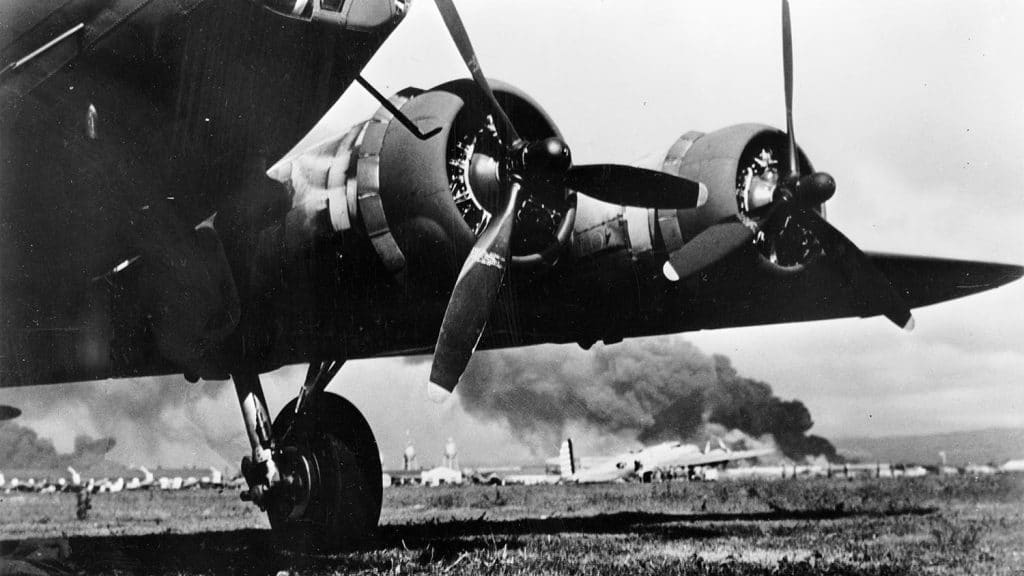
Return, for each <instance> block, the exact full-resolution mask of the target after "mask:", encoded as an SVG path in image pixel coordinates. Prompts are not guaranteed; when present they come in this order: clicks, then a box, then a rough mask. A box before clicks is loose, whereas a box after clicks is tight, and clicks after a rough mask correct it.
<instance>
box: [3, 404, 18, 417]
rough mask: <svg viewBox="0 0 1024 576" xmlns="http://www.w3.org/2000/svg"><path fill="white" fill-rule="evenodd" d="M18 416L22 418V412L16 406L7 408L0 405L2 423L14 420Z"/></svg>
mask: <svg viewBox="0 0 1024 576" xmlns="http://www.w3.org/2000/svg"><path fill="white" fill-rule="evenodd" d="M18 416H21V410H18V409H17V408H15V407H14V406H5V405H3V404H0V421H2V420H13V419H15V418H17V417H18Z"/></svg>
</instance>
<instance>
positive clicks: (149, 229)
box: [0, 0, 1022, 546]
mask: <svg viewBox="0 0 1024 576" xmlns="http://www.w3.org/2000/svg"><path fill="white" fill-rule="evenodd" d="M435 3H436V5H437V7H438V8H439V10H440V12H441V15H442V18H443V20H444V22H445V25H446V27H447V29H448V30H449V33H450V35H451V37H452V39H453V40H454V42H455V44H456V46H457V48H458V51H459V53H460V54H461V56H462V57H463V60H464V62H465V63H466V65H467V67H468V69H469V71H470V74H471V76H472V79H471V80H456V81H453V82H448V83H445V84H442V85H440V86H436V87H434V88H432V89H430V90H426V91H423V90H418V89H412V88H410V89H406V90H402V91H399V92H398V93H397V94H396V95H395V96H393V97H392V98H391V99H387V98H385V97H383V96H381V95H380V94H379V93H377V92H376V90H375V89H374V88H373V87H372V86H370V85H369V84H368V83H366V81H365V80H364V79H363V78H362V77H361V76H359V72H360V70H361V69H362V68H363V66H364V65H365V64H366V63H367V61H368V60H369V58H370V57H371V56H372V55H373V54H374V53H375V52H376V50H377V49H378V47H379V46H380V45H381V44H382V43H383V42H384V41H385V39H386V38H387V37H388V35H389V33H390V32H391V30H393V29H394V27H395V26H397V25H399V22H400V21H401V20H402V18H403V16H404V15H405V13H406V10H407V9H408V2H407V1H405V0H397V1H396V0H358V1H352V2H342V3H338V2H333V1H331V2H329V1H327V0H299V1H297V2H291V1H285V0H252V1H251V2H250V1H247V0H179V1H176V2H147V1H145V0H124V1H118V2H110V3H104V2H96V1H94V0H34V1H28V0H23V1H21V2H19V3H18V4H17V5H15V6H13V7H11V8H9V9H6V10H5V12H4V14H5V22H4V25H3V26H2V27H0V34H2V36H0V65H3V68H0V140H2V141H3V142H4V145H3V147H0V163H2V165H3V166H4V170H3V175H2V188H0V190H2V193H0V259H2V261H3V263H4V274H3V276H2V278H0V300H2V304H3V305H2V306H0V338H2V342H0V386H27V385H36V384H52V383H70V382H79V381H84V380H95V379H105V378H135V377H140V376H155V375H166V374H182V375H184V376H185V378H187V379H189V380H192V381H195V380H197V379H200V378H202V379H226V378H228V377H230V378H232V379H233V381H234V384H235V387H236V389H237V392H238V398H239V402H240V404H241V406H242V413H243V421H244V423H245V428H246V432H247V435H248V438H249V440H250V444H251V454H250V456H248V457H246V458H245V460H243V466H242V468H243V472H244V475H245V477H246V480H247V482H248V486H249V489H248V490H247V491H246V492H245V493H244V495H245V497H246V498H248V499H250V500H252V501H253V502H254V503H256V504H257V505H259V506H260V507H261V508H263V509H265V510H267V513H268V515H269V516H270V520H271V525H272V526H273V527H274V529H275V531H277V532H279V533H281V534H284V535H286V536H289V537H290V536H301V537H308V538H312V539H315V540H317V541H319V542H321V543H322V544H324V545H327V546H335V545H338V544H339V543H341V542H344V541H345V540H346V539H348V538H350V537H357V536H361V535H363V534H365V533H366V532H368V531H370V530H372V529H373V528H374V527H375V526H376V524H377V521H378V519H379V515H380V506H381V497H382V492H381V490H382V489H381V467H380V460H379V455H378V450H377V446H376V442H375V440H374V437H373V433H372V431H371V430H370V428H369V426H368V424H367V423H366V421H365V419H364V418H363V417H362V415H361V414H360V413H359V412H358V410H356V408H355V407H354V406H353V405H352V404H350V403H349V402H348V401H346V400H344V399H342V398H341V397H339V396H336V395H333V394H328V393H325V392H324V391H323V390H324V388H325V387H326V386H327V384H328V383H329V382H330V381H331V379H332V378H333V377H334V376H335V375H336V374H337V372H338V370H339V369H340V367H341V365H342V364H343V363H344V362H345V361H346V360H348V359H350V358H351V359H354V358H371V357H380V356H388V355H401V354H412V353H430V352H432V351H433V352H434V364H433V369H432V371H431V376H430V380H431V382H433V383H434V384H436V385H438V387H439V388H440V389H443V390H449V391H450V390H451V389H452V388H454V387H455V385H456V384H457V383H458V381H459V379H460V378H461V375H462V373H463V370H464V369H465V367H466V365H467V363H468V361H469V358H470V357H471V355H472V353H473V352H474V351H475V350H477V349H484V348H500V347H508V346H525V345H532V344H540V343H579V344H580V345H582V346H584V347H589V346H590V345H592V344H594V343H595V342H597V341H604V342H606V343H614V342H618V341H620V340H622V339H623V338H630V337H637V336H645V335H654V334H670V333H679V332H685V331H691V330H701V329H708V328H721V327H738V326H750V325H759V324H768V323H780V322H798V321H810V320H821V319H826V318H843V317H868V316H877V315H884V316H886V317H888V318H889V319H891V320H892V321H893V322H895V323H896V324H898V325H899V326H901V327H909V326H911V325H912V316H911V309H913V308H917V307H920V306H926V305H930V304H935V303H938V302H943V301H946V300H950V299H953V298H959V297H962V296H967V295H970V294H973V293H976V292H980V291H984V290H988V289H991V288H994V287H996V286H999V285H1002V284H1005V283H1007V282H1009V281H1011V280H1014V279H1016V278H1018V277H1020V276H1021V274H1022V269H1021V268H1020V267H1017V266H1008V265H1001V264H990V263H984V262H970V261H954V260H941V259H933V258H922V257H913V256H902V255H891V254H865V253H863V252H862V251H861V250H860V249H859V248H858V247H857V246H856V245H854V244H853V243H852V242H851V241H850V240H849V239H848V238H846V236H844V235H843V234H842V233H840V232H839V231H837V230H836V229H835V228H833V227H832V226H831V225H830V224H829V223H827V222H826V221H825V219H824V218H823V215H824V209H823V205H824V203H825V202H826V201H827V200H828V199H829V198H831V197H832V195H833V194H834V192H835V190H836V183H835V181H834V180H833V179H832V177H831V176H829V175H828V174H826V173H824V172H816V171H815V170H814V169H813V168H812V165H811V163H810V160H809V158H808V156H807V155H806V154H805V153H804V151H803V150H801V149H800V148H799V147H798V146H797V143H796V140H795V138H794V132H793V121H792V86H793V69H792V68H793V67H792V54H791V51H792V49H791V44H792V43H791V39H790V35H791V33H790V28H791V26H790V21H789V8H788V3H786V2H785V1H783V18H782V23H783V55H784V57H783V62H784V66H783V68H784V72H783V80H784V82H783V84H784V87H785V88H784V92H785V96H786V115H787V128H786V131H785V132H783V131H781V130H778V129H775V128H772V127H769V126H764V125H760V124H740V125H736V126H732V127H728V128H724V129H722V130H718V131H714V132H710V133H706V134H703V133H695V132H688V133H686V134H684V135H683V136H682V137H681V138H680V139H679V140H678V142H676V144H675V145H674V146H673V147H672V148H671V149H670V150H669V151H668V153H667V154H666V157H665V161H664V163H663V164H662V166H661V169H660V170H658V171H652V170H643V169H639V168H634V167H630V166H625V165H620V164H594V165H575V164H573V161H572V155H571V152H570V147H569V144H568V143H567V142H566V141H565V140H564V139H563V138H562V137H561V135H560V132H559V130H558V127H557V126H556V125H555V123H554V121H553V120H552V119H551V118H550V117H549V116H548V115H547V114H546V113H545V112H544V110H543V109H542V108H541V107H540V105H539V104H538V103H536V102H535V101H533V100H532V99H531V98H530V97H529V96H528V95H526V94H525V93H523V92H522V91H520V90H518V89H516V88H514V87H512V86H510V85H506V84H499V83H496V82H490V81H489V80H488V79H487V78H486V77H485V76H484V74H483V71H482V68H481V61H480V59H479V58H478V57H477V56H476V54H475V52H474V50H473V47H472V45H471V42H470V40H469V36H468V34H467V32H466V29H465V27H464V26H463V24H462V22H461V19H460V18H459V15H458V13H457V12H456V10H455V6H454V5H453V4H452V1H451V0H436V2H435ZM599 32H600V33H610V32H611V31H595V33H599ZM602 73H607V71H602ZM353 82H358V83H359V84H361V85H362V86H363V87H364V88H366V89H367V90H369V91H371V92H372V93H374V94H375V96H376V97H378V98H379V100H380V102H381V108H380V110H379V111H378V112H377V113H376V114H375V115H374V117H373V118H372V119H369V120H368V121H366V122H365V123H361V124H359V125H357V126H354V127H352V128H349V127H337V130H336V132H335V134H336V137H335V138H334V139H333V140H331V141H329V142H327V143H325V144H323V145H319V146H316V147H313V148H311V149H309V150H307V151H305V152H303V153H301V154H298V155H297V156H295V157H293V158H290V159H289V160H288V161H287V162H283V163H279V164H275V162H276V161H277V160H278V159H280V158H281V157H282V155H283V154H284V153H285V152H286V151H288V150H289V149H291V148H292V147H293V146H294V145H295V144H296V143H297V142H298V141H299V140H300V139H301V138H302V137H303V135H304V134H306V133H307V131H308V130H309V129H310V128H311V127H312V126H313V125H314V124H315V123H316V122H317V121H318V120H319V119H320V117H321V116H322V115H323V113H324V112H325V111H326V110H327V109H328V107H330V106H331V104H332V103H333V102H335V100H336V99H337V97H338V96H339V95H340V94H341V93H342V91H343V90H345V89H346V88H348V86H349V85H350V84H352V83H353ZM697 112H699V111H695V113H697ZM623 153H624V154H625V155H627V156H628V155H630V154H631V153H632V152H631V151H623ZM271 165H274V170H273V171H271V172H270V173H269V174H268V172H267V168H268V166H271ZM297 363H309V371H308V373H307V377H306V379H305V381H304V382H303V383H302V387H301V388H300V390H299V392H298V394H297V397H296V398H295V400H293V401H292V402H291V403H290V404H288V405H287V406H286V407H285V408H284V409H283V410H282V412H281V413H280V414H279V416H278V418H277V419H276V421H272V419H271V417H270V414H269V411H268V409H267V406H266V402H265V400H264V394H263V390H262V387H261V383H260V374H262V373H265V372H267V371H270V370H274V369H276V368H278V367H281V366H284V365H288V364H297ZM627 465H628V463H627ZM314 471H319V473H314ZM634 472H635V470H634ZM342 476H343V477H344V481H342ZM184 483H185V480H183V479H182V478H181V477H175V478H160V479H159V485H160V487H161V488H164V487H167V488H172V489H173V488H180V487H182V486H183V485H184Z"/></svg>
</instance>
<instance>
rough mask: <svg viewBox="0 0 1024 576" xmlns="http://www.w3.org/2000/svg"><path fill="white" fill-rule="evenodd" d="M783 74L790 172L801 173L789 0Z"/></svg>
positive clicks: (786, 1) (785, 11)
mask: <svg viewBox="0 0 1024 576" xmlns="http://www.w3.org/2000/svg"><path fill="white" fill-rule="evenodd" d="M782 75H783V77H784V78H785V84H786V133H787V134H788V135H789V173H790V175H793V176H797V175H799V174H800V163H799V161H798V160H799V158H798V156H797V150H796V136H794V135H793V30H792V24H791V23H790V21H789V0H782Z"/></svg>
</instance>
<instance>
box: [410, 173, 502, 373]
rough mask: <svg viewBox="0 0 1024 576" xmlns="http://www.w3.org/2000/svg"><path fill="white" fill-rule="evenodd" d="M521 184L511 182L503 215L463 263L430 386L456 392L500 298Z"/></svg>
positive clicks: (438, 344)
mask: <svg viewBox="0 0 1024 576" xmlns="http://www.w3.org/2000/svg"><path fill="white" fill-rule="evenodd" d="M519 190H520V185H519V183H518V182H513V183H512V184H511V185H510V186H509V194H508V201H507V204H506V205H505V209H504V210H503V211H502V213H501V216H500V217H499V218H495V219H493V220H491V222H490V224H488V226H487V229H486V230H484V233H483V234H482V235H481V236H480V238H479V239H478V240H477V242H476V245H475V246H473V250H471V251H470V253H469V257H468V258H466V262H465V263H464V264H463V265H462V271H461V272H459V278H458V280H456V281H455V288H454V289H453V290H452V296H451V299H450V300H449V301H448V309H447V310H445V312H444V320H443V321H442V322H441V332H440V334H438V336H437V346H436V347H435V349H434V363H433V365H432V366H431V368H430V384H432V385H437V386H440V387H441V388H444V389H445V390H447V391H449V392H451V391H452V390H454V389H455V385H456V384H458V383H459V379H460V378H461V377H462V373H463V372H465V370H466V366H467V365H468V364H469V359H470V357H471V356H472V355H473V352H474V351H475V350H476V346H477V343H479V341H480V335H481V334H483V332H484V326H485V325H486V324H487V319H488V318H490V316H491V308H493V307H494V302H495V301H496V300H497V299H498V290H499V289H500V288H501V279H502V277H503V276H504V275H505V266H506V264H507V262H508V261H509V256H510V254H511V251H512V224H513V223H514V222H515V214H516V210H517V209H518V206H519Z"/></svg>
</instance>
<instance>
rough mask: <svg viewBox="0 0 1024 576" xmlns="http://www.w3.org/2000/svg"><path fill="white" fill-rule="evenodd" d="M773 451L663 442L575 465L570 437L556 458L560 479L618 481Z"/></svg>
mask: <svg viewBox="0 0 1024 576" xmlns="http://www.w3.org/2000/svg"><path fill="white" fill-rule="evenodd" d="M772 453H774V450H770V449H758V450H738V451H732V450H730V449H728V448H727V447H726V446H724V445H722V446H721V447H719V448H715V449H712V448H711V444H710V443H708V444H707V445H706V446H705V447H704V451H701V449H700V448H699V447H697V446H695V445H693V444H684V443H682V442H663V443H661V444H657V445H654V446H645V447H643V448H640V449H639V450H633V451H630V452H625V453H622V454H618V455H616V456H611V457H608V458H601V459H600V462H599V463H598V464H596V465H595V466H593V467H590V468H581V469H577V466H576V456H575V454H574V451H573V445H572V440H571V439H568V440H566V441H565V442H563V443H562V448H561V450H560V452H559V456H558V459H559V465H560V472H561V480H562V481H563V482H569V483H579V484H588V483H595V482H617V481H621V480H626V479H629V478H636V479H639V480H643V481H650V480H652V479H653V478H654V477H655V476H656V475H660V474H670V473H673V472H674V471H676V470H682V471H684V472H686V474H687V475H688V476H689V475H690V474H691V473H692V472H693V471H695V470H696V469H699V468H703V467H714V466H720V465H723V464H726V463H728V462H736V461H740V460H752V459H756V458H760V457H762V456H768V455H770V454H772Z"/></svg>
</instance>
